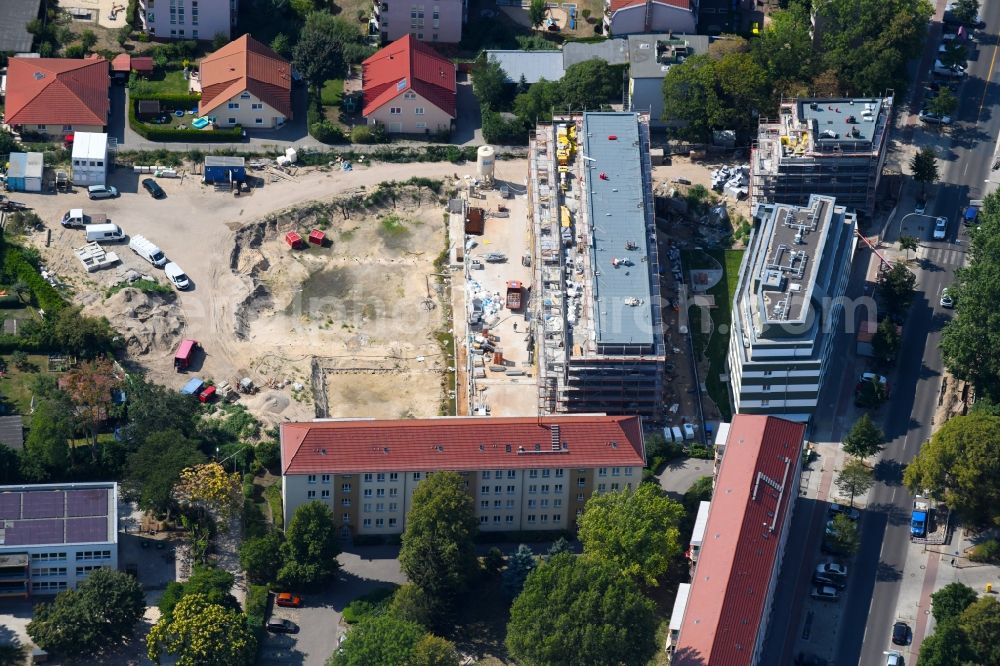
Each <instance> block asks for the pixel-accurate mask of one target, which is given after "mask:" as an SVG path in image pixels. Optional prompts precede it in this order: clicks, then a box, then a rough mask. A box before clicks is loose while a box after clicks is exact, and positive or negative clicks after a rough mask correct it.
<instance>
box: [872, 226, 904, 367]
mask: <svg viewBox="0 0 1000 666" xmlns="http://www.w3.org/2000/svg"><path fill="white" fill-rule="evenodd" d="M900 240H902V239H900ZM901 344H902V336H901V335H900V333H899V330H898V329H897V328H896V322H894V321H893V320H892V319H891V318H889V317H886V318H885V319H883V320H882V321H880V322H879V323H878V328H876V329H875V335H873V336H872V353H873V354H874V355H875V358H876V359H878V360H879V361H880V362H882V363H884V364H886V365H893V364H894V363H895V362H896V355H897V354H899V346H900V345H901Z"/></svg>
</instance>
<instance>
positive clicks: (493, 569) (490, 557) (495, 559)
mask: <svg viewBox="0 0 1000 666" xmlns="http://www.w3.org/2000/svg"><path fill="white" fill-rule="evenodd" d="M505 561H506V560H505V558H504V556H503V552H502V551H501V550H500V549H499V548H497V547H496V546H493V547H492V548H490V549H489V550H488V551H487V552H486V555H485V556H484V557H483V573H485V574H486V575H487V576H496V575H497V574H499V573H500V570H501V569H503V565H504V562H505Z"/></svg>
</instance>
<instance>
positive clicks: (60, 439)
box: [21, 399, 73, 482]
mask: <svg viewBox="0 0 1000 666" xmlns="http://www.w3.org/2000/svg"><path fill="white" fill-rule="evenodd" d="M69 413H70V408H69V407H68V405H67V401H65V400H57V399H49V400H42V401H41V402H39V403H38V404H37V405H36V406H35V412H34V413H33V414H32V415H31V427H30V428H29V429H28V436H27V438H25V440H24V452H23V455H22V458H21V461H22V463H21V471H22V473H23V474H24V476H25V477H26V478H27V479H29V480H30V481H36V482H40V481H54V480H57V479H60V478H63V475H64V474H65V473H66V469H67V468H68V467H69V464H70V460H71V457H72V456H71V452H70V448H69V438H70V436H72V434H73V426H72V424H71V423H70V419H69Z"/></svg>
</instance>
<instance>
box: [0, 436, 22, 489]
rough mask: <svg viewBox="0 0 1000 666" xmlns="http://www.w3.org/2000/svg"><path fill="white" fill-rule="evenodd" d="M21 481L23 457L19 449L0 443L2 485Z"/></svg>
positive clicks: (0, 476) (0, 477)
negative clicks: (18, 453)
mask: <svg viewBox="0 0 1000 666" xmlns="http://www.w3.org/2000/svg"><path fill="white" fill-rule="evenodd" d="M20 482H21V459H20V458H19V457H18V455H17V451H15V450H14V449H12V448H10V447H9V446H7V445H6V444H0V485H5V486H6V485H11V484H14V483H20Z"/></svg>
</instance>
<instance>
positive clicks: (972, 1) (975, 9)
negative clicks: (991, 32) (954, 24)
mask: <svg viewBox="0 0 1000 666" xmlns="http://www.w3.org/2000/svg"><path fill="white" fill-rule="evenodd" d="M951 12H952V14H954V16H955V18H956V19H958V20H959V21H961V22H962V23H967V24H971V23H974V22H975V20H976V17H978V16H979V0H955V3H954V7H953V8H952V10H951Z"/></svg>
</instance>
